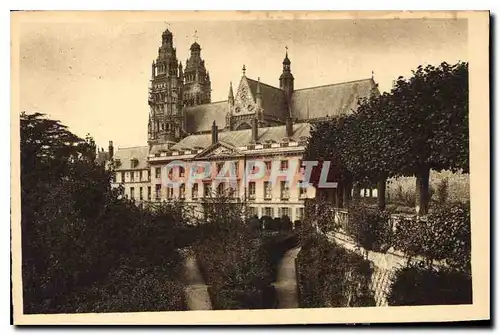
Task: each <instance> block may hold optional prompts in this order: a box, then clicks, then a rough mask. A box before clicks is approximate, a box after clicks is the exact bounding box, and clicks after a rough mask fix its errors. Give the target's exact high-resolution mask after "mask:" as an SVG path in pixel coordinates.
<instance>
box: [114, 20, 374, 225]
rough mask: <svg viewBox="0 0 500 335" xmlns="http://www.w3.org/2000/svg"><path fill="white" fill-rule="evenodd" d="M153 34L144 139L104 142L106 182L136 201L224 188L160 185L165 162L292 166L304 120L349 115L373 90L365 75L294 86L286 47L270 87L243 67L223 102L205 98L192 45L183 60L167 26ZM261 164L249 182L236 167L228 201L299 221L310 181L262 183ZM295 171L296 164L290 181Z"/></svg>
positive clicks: (206, 79) (194, 198)
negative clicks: (110, 176) (157, 39)
mask: <svg viewBox="0 0 500 335" xmlns="http://www.w3.org/2000/svg"><path fill="white" fill-rule="evenodd" d="M161 37H162V38H161V46H160V47H159V49H158V56H157V58H156V59H155V60H154V61H153V62H152V64H151V81H150V84H149V98H148V104H149V121H148V125H147V126H148V140H147V145H143V146H137V147H128V148H117V149H116V150H114V148H113V144H112V142H110V148H109V156H110V158H111V159H112V160H113V162H114V165H115V173H116V175H115V178H114V181H113V186H118V185H120V184H121V185H122V186H123V187H124V188H125V196H127V197H128V198H131V199H134V200H136V201H137V202H138V203H141V202H158V201H173V200H174V199H176V198H177V199H182V200H183V201H184V202H185V203H188V204H191V205H192V206H193V208H200V204H201V202H202V201H203V199H204V198H206V197H210V196H212V195H213V194H214V192H224V185H223V184H221V185H219V187H217V189H216V190H212V189H211V187H210V184H209V183H208V182H207V183H204V182H200V183H195V184H193V185H187V184H182V185H181V186H180V187H176V188H172V187H168V186H166V185H163V184H162V182H161V180H162V173H165V169H163V168H164V167H165V166H166V165H167V164H168V163H169V162H172V161H183V162H186V166H185V167H184V168H183V167H178V168H176V169H174V171H171V172H169V173H173V174H175V176H176V177H178V178H183V177H184V176H185V174H186V172H185V171H188V169H189V164H190V163H191V162H196V161H205V162H207V161H208V162H211V164H213V165H214V167H215V168H217V169H219V166H220V164H221V163H224V162H227V161H231V162H234V163H235V164H236V165H237V166H238V167H242V168H243V169H245V164H246V162H247V160H250V159H252V160H261V161H264V162H265V164H266V167H268V166H270V163H271V162H279V164H280V167H279V169H280V170H283V171H285V170H286V169H287V168H288V166H289V165H290V164H291V163H297V164H298V166H299V167H300V166H301V164H300V163H301V159H302V153H303V151H304V149H305V145H306V142H307V138H308V137H309V132H310V127H311V124H312V123H314V122H318V121H321V120H326V119H328V118H329V117H334V116H336V115H340V114H344V113H350V112H352V110H354V109H355V108H356V106H357V102H358V99H360V98H364V97H369V96H370V95H372V94H380V92H379V90H378V88H377V84H376V83H375V82H374V80H373V78H366V79H361V80H356V81H351V82H343V83H333V84H330V85H324V86H318V87H310V88H302V89H298V90H296V89H295V88H294V81H295V78H294V76H293V74H292V67H291V61H290V59H289V57H288V50H286V52H285V55H284V59H283V60H282V64H281V66H282V73H281V75H280V77H279V78H276V84H277V85H276V86H273V85H271V84H267V83H263V82H261V81H260V79H259V78H256V79H254V78H249V77H247V76H246V73H245V66H244V65H243V68H242V75H241V78H240V80H239V83H238V85H237V86H235V87H234V88H233V85H232V83H229V85H228V96H227V100H224V101H218V102H212V101H211V79H210V74H209V71H208V69H207V66H206V65H205V61H204V59H203V58H202V53H201V50H202V48H201V46H200V44H198V43H197V42H194V43H193V44H192V45H191V47H190V50H189V58H188V59H187V60H186V62H185V64H184V66H183V64H182V62H180V61H179V60H178V58H177V50H176V48H175V47H174V39H173V34H172V33H171V32H170V31H169V30H168V29H167V30H166V31H165V32H163V34H162V36H161ZM269 170H270V168H268V171H266V174H265V177H264V178H261V180H255V181H247V180H245V178H243V177H242V175H243V173H238V175H237V176H238V177H237V178H238V182H239V184H238V185H239V186H238V189H237V190H236V192H234V194H233V195H234V198H235V200H237V201H245V203H246V204H247V206H248V208H249V211H250V213H251V214H254V215H257V216H259V217H260V216H263V215H267V216H271V217H281V216H283V215H287V216H289V217H290V218H291V219H292V220H299V219H301V217H302V216H303V212H304V199H306V198H314V197H315V189H314V187H313V186H310V187H308V188H299V187H290V186H289V185H287V184H286V183H284V182H279V183H270V182H269V174H270V171H269ZM243 171H244V170H243ZM302 172H303V171H302V170H301V169H300V168H299V169H298V170H297V179H298V180H300V178H301V173H302Z"/></svg>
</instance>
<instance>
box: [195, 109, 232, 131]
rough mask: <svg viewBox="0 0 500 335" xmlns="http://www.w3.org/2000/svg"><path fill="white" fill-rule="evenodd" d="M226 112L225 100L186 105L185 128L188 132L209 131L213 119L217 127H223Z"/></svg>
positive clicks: (227, 110)
mask: <svg viewBox="0 0 500 335" xmlns="http://www.w3.org/2000/svg"><path fill="white" fill-rule="evenodd" d="M227 113H229V104H228V102H227V101H219V102H213V103H210V104H204V105H198V106H194V107H188V108H186V128H187V129H186V130H187V132H188V133H197V132H203V131H210V130H211V129H212V122H214V121H215V124H217V126H218V127H219V128H224V127H225V126H226V114H227Z"/></svg>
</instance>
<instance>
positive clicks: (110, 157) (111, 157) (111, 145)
mask: <svg viewBox="0 0 500 335" xmlns="http://www.w3.org/2000/svg"><path fill="white" fill-rule="evenodd" d="M108 152H109V159H110V160H111V159H113V155H114V153H115V148H113V141H109V147H108Z"/></svg>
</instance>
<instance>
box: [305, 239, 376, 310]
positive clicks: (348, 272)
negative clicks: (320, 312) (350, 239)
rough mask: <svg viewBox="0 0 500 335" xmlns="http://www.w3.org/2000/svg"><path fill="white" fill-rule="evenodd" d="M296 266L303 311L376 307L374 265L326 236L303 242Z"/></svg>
mask: <svg viewBox="0 0 500 335" xmlns="http://www.w3.org/2000/svg"><path fill="white" fill-rule="evenodd" d="M297 265H298V267H297V271H298V286H299V292H300V293H299V296H300V307H302V308H319V307H363V306H375V299H374V297H373V292H372V290H371V289H370V280H371V276H372V272H373V270H372V268H371V263H370V262H369V261H367V260H365V259H363V257H362V256H360V255H358V254H356V253H354V252H350V251H347V250H346V249H344V248H342V247H340V246H338V245H336V244H334V243H332V242H330V241H328V240H327V239H326V238H325V237H324V236H322V235H319V234H311V235H309V236H308V237H307V238H306V239H305V240H304V242H303V245H302V249H301V251H300V252H299V255H298V257H297Z"/></svg>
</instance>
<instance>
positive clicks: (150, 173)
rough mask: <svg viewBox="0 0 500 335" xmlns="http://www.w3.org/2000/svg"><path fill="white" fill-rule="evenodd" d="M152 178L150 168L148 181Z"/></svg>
mask: <svg viewBox="0 0 500 335" xmlns="http://www.w3.org/2000/svg"><path fill="white" fill-rule="evenodd" d="M150 180H151V170H148V181H150Z"/></svg>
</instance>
